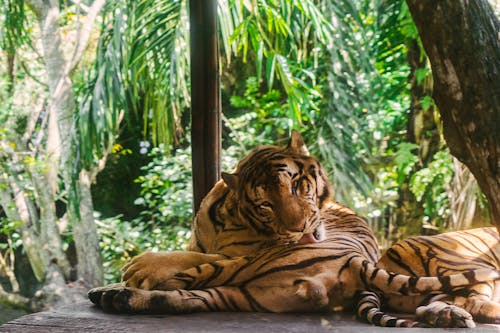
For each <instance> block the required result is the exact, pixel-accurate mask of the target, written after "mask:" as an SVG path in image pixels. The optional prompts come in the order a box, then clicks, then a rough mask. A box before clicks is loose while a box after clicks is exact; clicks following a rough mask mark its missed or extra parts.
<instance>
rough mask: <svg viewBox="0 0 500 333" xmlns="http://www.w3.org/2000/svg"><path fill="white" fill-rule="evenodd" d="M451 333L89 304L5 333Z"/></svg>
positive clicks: (299, 317)
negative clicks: (136, 311)
mask: <svg viewBox="0 0 500 333" xmlns="http://www.w3.org/2000/svg"><path fill="white" fill-rule="evenodd" d="M409 330H411V332H412V333H423V332H425V333H430V332H443V333H444V332H448V333H449V332H450V331H451V330H450V329H422V328H413V329H407V328H381V327H374V326H371V325H368V324H365V323H361V322H359V321H357V320H356V319H355V317H354V315H353V314H349V313H332V314H309V313H308V314H302V313H301V314H272V313H227V312H222V313H195V314H186V315H121V314H107V313H103V312H102V311H101V310H100V309H98V308H96V307H95V306H93V305H92V303H90V302H83V303H78V304H74V305H71V306H66V307H62V308H59V309H56V310H53V311H47V312H39V313H34V314H30V315H26V316H23V317H21V318H18V319H16V320H13V321H11V322H8V323H6V324H4V325H2V326H0V332H23V333H24V332H28V333H29V332H37V333H39V332H99V333H107V332H134V333H135V332H137V333H139V332H155V333H156V332H168V333H250V332H251V333H254V332H256V333H288V332H289V333H327V332H328V333H333V332H334V333H360V332H373V333H379V332H386V333H389V332H410V331H409ZM453 332H468V333H472V332H473V333H477V332H500V325H479V326H478V327H477V328H475V329H453Z"/></svg>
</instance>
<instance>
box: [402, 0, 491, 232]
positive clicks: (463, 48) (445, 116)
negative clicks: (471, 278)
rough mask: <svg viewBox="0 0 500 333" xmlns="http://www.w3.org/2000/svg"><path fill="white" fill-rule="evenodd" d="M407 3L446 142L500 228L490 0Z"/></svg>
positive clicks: (410, 0)
mask: <svg viewBox="0 0 500 333" xmlns="http://www.w3.org/2000/svg"><path fill="white" fill-rule="evenodd" d="M407 3H408V7H409V8H410V11H411V14H412V16H413V19H414V21H415V24H416V26H417V28H418V31H419V34H420V37H421V39H422V43H423V45H424V48H425V51H426V52H427V55H428V57H429V60H430V62H431V66H432V72H433V78H434V95H433V97H434V100H435V102H436V105H437V106H438V108H439V112H440V114H441V118H442V120H443V131H444V136H445V139H446V142H447V144H448V146H449V148H450V151H451V153H452V154H453V155H454V156H456V157H457V158H458V159H459V160H460V161H462V162H463V163H464V164H465V165H466V166H467V167H468V168H469V169H470V171H471V172H472V173H473V174H474V176H475V177H476V179H477V181H478V184H479V186H480V188H481V189H482V190H483V192H484V194H485V195H486V198H487V200H488V204H489V209H490V217H491V222H492V223H493V224H494V225H496V226H497V228H498V229H500V43H499V32H500V22H499V20H498V18H497V17H496V16H495V14H494V12H493V10H492V8H491V6H490V5H489V3H488V1H487V0H441V1H434V0H407Z"/></svg>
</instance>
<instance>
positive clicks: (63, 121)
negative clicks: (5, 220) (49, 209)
mask: <svg viewBox="0 0 500 333" xmlns="http://www.w3.org/2000/svg"><path fill="white" fill-rule="evenodd" d="M95 3H96V4H98V5H99V6H97V5H96V6H93V8H94V11H97V12H98V11H99V10H100V8H102V5H103V4H104V2H103V1H101V0H99V1H96V2H95ZM28 4H29V5H30V6H31V7H32V9H33V11H34V12H35V14H36V16H37V18H38V20H39V23H40V30H41V33H42V36H41V45H42V48H43V58H44V62H45V68H46V70H47V83H48V85H49V92H50V106H49V109H50V116H51V117H52V116H54V115H55V119H56V120H57V128H54V129H55V130H58V136H59V137H58V138H52V139H51V138H50V137H49V140H48V141H49V143H50V142H56V143H58V147H59V148H60V151H54V152H53V151H48V152H47V153H48V158H49V159H50V158H57V157H60V160H59V161H57V162H58V164H57V165H58V170H59V173H60V174H62V178H63V180H64V184H65V188H66V191H67V193H68V207H67V215H68V220H69V221H70V223H71V224H72V226H73V231H74V237H73V239H74V242H75V247H76V252H77V258H78V269H77V270H78V277H79V278H80V279H83V280H84V281H85V282H86V283H87V284H88V285H89V286H97V285H101V284H102V282H103V271H102V264H101V253H100V249H99V240H98V235H97V232H96V227H95V223H94V218H93V207H92V201H91V197H90V185H91V184H90V181H87V180H88V176H86V171H81V172H80V173H78V174H76V175H75V174H74V173H75V172H78V171H75V168H74V165H73V164H74V160H75V155H76V154H75V150H76V147H74V146H73V144H72V143H73V142H72V135H73V133H74V132H75V131H74V126H73V123H74V116H75V112H76V106H75V100H74V95H73V91H72V85H71V78H70V76H69V74H70V70H71V69H72V66H74V65H75V64H76V63H77V62H78V60H79V59H78V58H79V57H81V52H80V51H79V50H78V49H79V48H80V47H78V48H77V50H76V51H75V56H74V58H73V59H71V60H67V59H65V58H64V52H63V49H62V45H61V31H60V28H59V20H60V11H59V1H57V0H53V1H40V0H29V1H28ZM94 11H92V13H93V14H92V15H93V17H95V15H97V12H96V13H94ZM88 24H91V23H88V22H87V25H88ZM87 41H88V38H87V37H86V35H85V34H84V38H83V40H82V43H84V44H86V43H87ZM49 135H53V133H51V134H49ZM49 149H50V147H49ZM47 176H48V177H49V178H50V179H52V178H53V177H51V176H49V174H47ZM73 178H77V180H76V181H75V182H78V184H75V182H74V181H73ZM48 185H49V186H50V185H51V184H48ZM89 210H92V211H91V212H89ZM43 222H45V221H43ZM46 222H47V223H52V224H54V226H55V223H56V221H46ZM54 245H55V246H57V244H54ZM58 264H59V263H58Z"/></svg>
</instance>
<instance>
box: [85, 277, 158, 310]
mask: <svg viewBox="0 0 500 333" xmlns="http://www.w3.org/2000/svg"><path fill="white" fill-rule="evenodd" d="M144 293H145V292H144V291H142V290H139V289H135V288H127V287H124V286H123V285H122V284H120V283H115V284H111V285H109V286H105V287H99V288H94V289H91V290H89V292H88V293H87V295H88V297H89V299H90V300H91V301H92V303H94V304H96V305H97V306H99V307H101V308H102V309H103V310H104V311H106V312H121V313H131V312H141V311H145V310H147V306H146V305H147V303H148V302H147V298H148V297H147V295H145V294H144Z"/></svg>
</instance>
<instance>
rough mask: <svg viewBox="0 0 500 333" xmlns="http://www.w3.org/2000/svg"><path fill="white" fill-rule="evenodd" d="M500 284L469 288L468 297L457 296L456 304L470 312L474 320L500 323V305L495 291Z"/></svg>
mask: <svg viewBox="0 0 500 333" xmlns="http://www.w3.org/2000/svg"><path fill="white" fill-rule="evenodd" d="M497 284H498V282H495V283H481V284H477V285H474V286H472V287H470V288H469V292H468V295H467V296H466V297H461V296H457V297H455V299H454V303H455V304H459V305H460V306H462V307H463V308H464V309H466V310H467V311H469V312H470V314H471V315H472V316H473V317H474V320H476V321H478V322H481V323H490V324H498V323H500V303H498V302H497V301H496V298H497V297H495V295H494V294H495V291H497V288H498V286H497Z"/></svg>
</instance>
